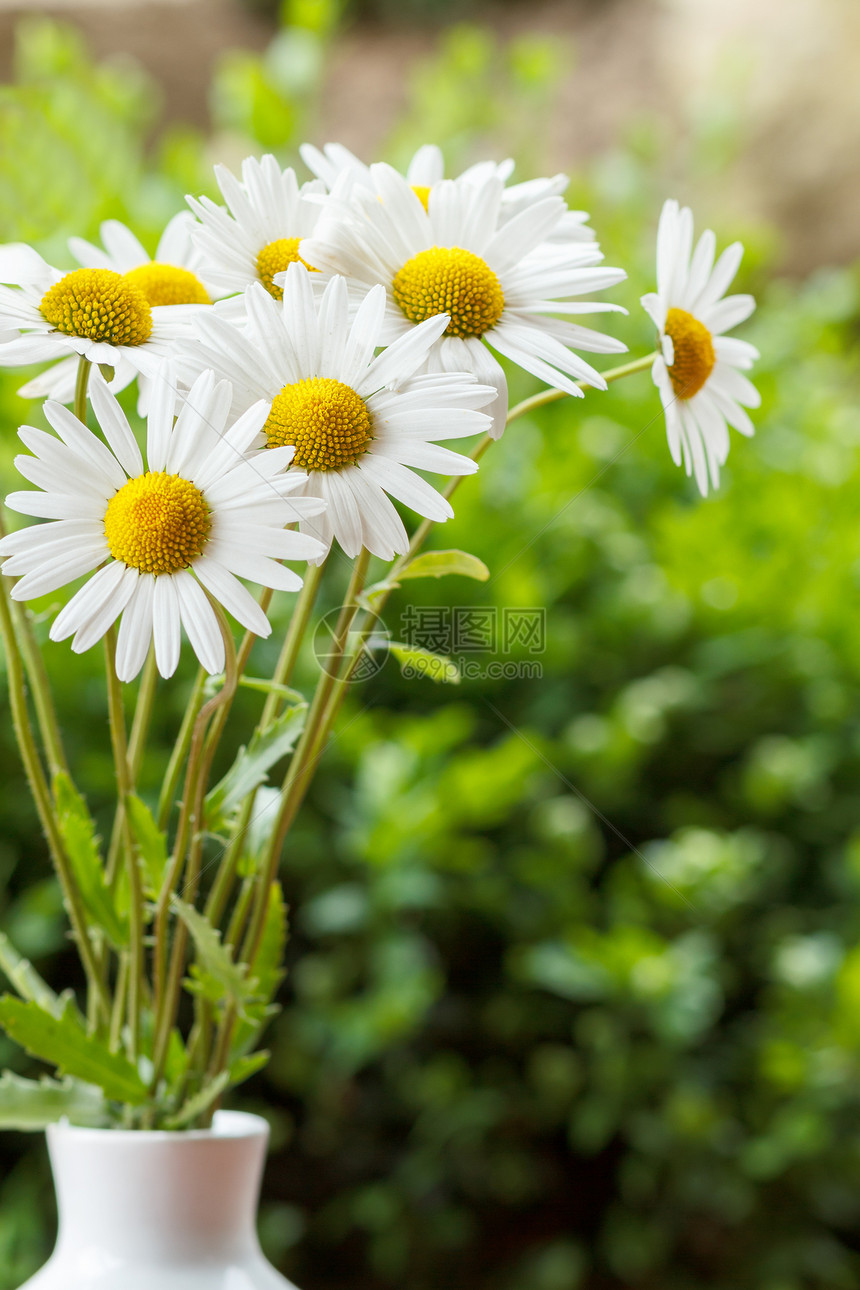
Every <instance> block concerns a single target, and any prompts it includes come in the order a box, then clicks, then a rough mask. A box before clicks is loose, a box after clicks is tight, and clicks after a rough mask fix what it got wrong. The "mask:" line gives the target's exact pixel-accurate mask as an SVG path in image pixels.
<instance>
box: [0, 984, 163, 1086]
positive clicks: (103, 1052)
mask: <svg viewBox="0 0 860 1290" xmlns="http://www.w3.org/2000/svg"><path fill="white" fill-rule="evenodd" d="M0 1026H2V1028H3V1029H4V1030H5V1031H6V1034H7V1035H8V1036H9V1038H10V1039H12V1040H14V1041H15V1043H16V1044H20V1045H21V1047H22V1048H24V1049H26V1051H27V1052H28V1053H29V1054H30V1055H31V1057H38V1058H39V1059H40V1060H41V1061H43V1062H48V1063H50V1065H52V1066H55V1067H56V1069H57V1070H58V1071H59V1072H60V1073H61V1074H62V1075H71V1076H72V1077H73V1078H75V1079H79V1080H83V1082H84V1083H85V1084H95V1085H96V1086H97V1087H98V1088H100V1089H102V1091H103V1092H104V1095H105V1097H106V1098H109V1099H110V1100H111V1101H115V1102H125V1103H126V1104H127V1105H129V1106H139V1105H140V1103H141V1102H145V1101H146V1097H147V1090H146V1085H145V1084H144V1083H143V1081H142V1080H141V1078H140V1076H139V1075H138V1073H137V1071H136V1070H135V1068H134V1066H133V1065H132V1064H131V1062H130V1061H129V1060H128V1058H127V1057H124V1056H123V1055H122V1054H121V1053H112V1052H111V1051H110V1049H109V1048H108V1047H107V1045H106V1044H104V1043H102V1041H101V1040H99V1039H96V1038H95V1036H93V1035H88V1034H87V1032H86V1028H85V1026H84V1024H83V1022H82V1021H81V1018H80V1014H79V1012H78V1010H77V1008H76V1007H75V1005H74V1004H73V1003H72V1001H71V1000H67V1001H66V1004H65V1007H64V1008H63V1012H62V1015H61V1016H59V1017H55V1016H52V1014H51V1013H50V1012H46V1011H45V1010H44V1009H43V1008H40V1007H39V1005H38V1004H37V1003H23V1002H22V1001H21V1000H20V999H14V998H13V997H12V995H10V994H7V995H4V996H3V997H2V998H0Z"/></svg>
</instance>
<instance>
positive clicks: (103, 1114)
mask: <svg viewBox="0 0 860 1290" xmlns="http://www.w3.org/2000/svg"><path fill="white" fill-rule="evenodd" d="M63 1119H66V1120H68V1121H69V1122H70V1123H71V1124H79V1125H84V1126H85V1127H88V1128H103V1127H104V1126H106V1125H107V1124H108V1123H109V1117H108V1113H107V1107H106V1106H105V1100H104V1097H103V1095H102V1091H101V1089H99V1088H96V1087H95V1086H94V1085H92V1084H83V1083H81V1082H80V1081H79V1080H74V1079H65V1080H62V1081H61V1082H60V1081H57V1080H52V1079H47V1078H42V1079H40V1080H32V1079H22V1078H21V1076H20V1075H14V1074H13V1073H12V1072H11V1071H4V1072H3V1074H2V1076H0V1129H19V1130H21V1131H23V1132H25V1133H33V1132H36V1131H37V1130H39V1129H44V1128H46V1127H47V1125H49V1124H56V1122H57V1121H58V1120H63Z"/></svg>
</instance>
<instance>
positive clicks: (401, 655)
mask: <svg viewBox="0 0 860 1290" xmlns="http://www.w3.org/2000/svg"><path fill="white" fill-rule="evenodd" d="M388 648H389V650H390V651H391V653H392V654H393V655H394V657H395V658H396V659H397V662H398V663H399V664H400V671H401V672H402V674H403V675H404V676H406V677H409V676H427V677H429V678H430V680H431V681H436V682H437V683H438V682H440V681H445V682H447V683H448V685H459V684H460V669H459V668H458V667H457V664H456V663H455V662H454V661H453V659H450V658H447V657H446V656H445V655H444V654H434V653H433V651H432V650H429V649H417V648H416V647H415V646H413V645H403V644H401V643H400V642H399V641H390V642H389V645H388Z"/></svg>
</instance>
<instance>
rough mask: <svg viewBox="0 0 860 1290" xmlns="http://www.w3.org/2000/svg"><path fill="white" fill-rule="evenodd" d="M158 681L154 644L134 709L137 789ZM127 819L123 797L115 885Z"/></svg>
mask: <svg viewBox="0 0 860 1290" xmlns="http://www.w3.org/2000/svg"><path fill="white" fill-rule="evenodd" d="M157 681H158V669H157V668H156V664H155V651H154V649H152V648H150V651H149V653H148V654H147V656H146V663H145V664H144V667H143V675H142V676H141V678H140V689H139V690H138V692H137V704H136V706H135V709H134V720H133V721H132V723H131V735H130V737H129V741H128V771H129V780H130V785H129V791H130V792H132V793H134V792H136V791H137V790H136V786H137V777H138V775H139V774H140V764H141V761H142V760H143V750H144V747H145V746H146V736H147V734H148V732H149V724H150V721H151V720H152V709H153V705H154V703H155V687H156V684H157ZM124 821H125V806H124V804H123V803H122V802H121V801H117V805H116V811H115V812H114V817H113V828H112V830H111V837H110V846H109V847H108V855H107V864H106V866H105V872H106V875H107V881H108V882H109V883H110V884H111V885H113V884H114V883H115V882H116V879H117V876H118V862H119V853H120V848H121V846H122V838H123V829H124Z"/></svg>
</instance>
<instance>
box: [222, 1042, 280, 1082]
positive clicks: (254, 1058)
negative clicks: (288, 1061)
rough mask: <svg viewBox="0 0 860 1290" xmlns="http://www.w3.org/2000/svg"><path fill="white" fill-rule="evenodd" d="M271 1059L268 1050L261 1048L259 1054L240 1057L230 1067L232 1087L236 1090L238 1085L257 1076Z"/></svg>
mask: <svg viewBox="0 0 860 1290" xmlns="http://www.w3.org/2000/svg"><path fill="white" fill-rule="evenodd" d="M270 1057H271V1053H270V1052H269V1050H268V1048H261V1049H260V1051H259V1052H257V1053H249V1055H248V1056H247V1057H238V1058H237V1059H236V1061H234V1062H233V1064H232V1065H231V1067H230V1072H229V1074H230V1086H231V1087H233V1088H235V1086H236V1085H237V1084H244V1083H245V1080H246V1079H250V1078H251V1076H252V1075H256V1073H257V1071H261V1070H262V1069H263V1067H264V1066H265V1065H266V1063H267V1062H268V1060H269V1058H270Z"/></svg>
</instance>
